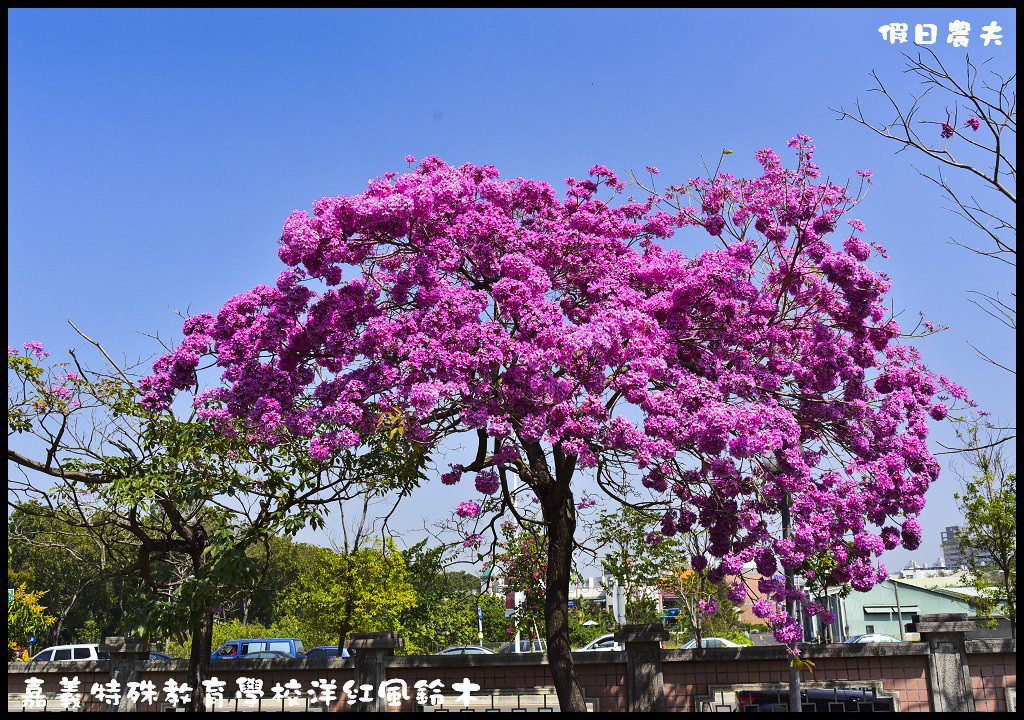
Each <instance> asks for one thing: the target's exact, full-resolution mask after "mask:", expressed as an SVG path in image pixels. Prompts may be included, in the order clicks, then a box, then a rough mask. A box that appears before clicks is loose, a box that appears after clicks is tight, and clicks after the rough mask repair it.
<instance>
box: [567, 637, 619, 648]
mask: <svg viewBox="0 0 1024 720" xmlns="http://www.w3.org/2000/svg"><path fill="white" fill-rule="evenodd" d="M624 649H625V647H624V646H623V645H622V643H619V642H615V636H614V635H602V636H601V637H599V638H597V639H595V640H591V641H590V642H588V643H587V644H586V645H584V646H583V647H581V648H580V649H579V650H578V651H576V652H591V651H592V650H624Z"/></svg>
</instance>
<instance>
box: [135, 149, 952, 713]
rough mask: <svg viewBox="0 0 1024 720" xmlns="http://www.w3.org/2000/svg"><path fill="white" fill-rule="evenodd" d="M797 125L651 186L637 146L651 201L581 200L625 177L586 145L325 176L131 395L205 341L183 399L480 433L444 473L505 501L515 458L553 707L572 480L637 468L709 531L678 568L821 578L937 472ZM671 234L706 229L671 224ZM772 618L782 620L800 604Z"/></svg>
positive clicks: (668, 510)
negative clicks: (320, 189)
mask: <svg viewBox="0 0 1024 720" xmlns="http://www.w3.org/2000/svg"><path fill="white" fill-rule="evenodd" d="M790 146H791V147H792V148H793V149H794V150H795V152H796V154H797V163H796V167H795V168H794V169H787V168H786V167H785V166H784V165H783V162H782V160H781V158H780V157H779V156H778V155H777V154H776V153H775V152H773V151H772V150H769V149H765V150H762V151H759V152H758V153H757V159H758V161H759V163H760V164H761V166H762V169H763V172H762V174H761V175H760V176H759V177H754V178H750V179H740V178H736V177H735V176H733V175H730V174H727V173H722V172H719V170H717V169H716V171H715V172H714V173H709V175H708V177H706V178H700V177H698V178H693V179H691V180H690V181H688V182H686V183H680V184H676V185H669V186H668V187H667V188H665V189H663V190H658V189H657V188H656V186H655V179H656V176H657V170H656V169H655V168H650V169H649V171H650V178H651V180H650V181H649V182H646V183H645V182H640V181H637V180H636V179H635V178H634V181H635V182H636V183H637V185H638V187H640V189H641V190H642V191H643V192H644V194H645V195H646V197H644V198H643V199H641V200H634V199H632V198H630V199H628V200H627V201H626V202H623V203H621V204H619V205H617V206H614V205H613V204H611V203H610V202H607V201H605V200H602V199H601V198H600V197H599V192H601V191H602V186H603V187H604V188H605V189H606V190H611V191H612V192H619V191H621V190H622V189H623V187H624V183H622V182H620V181H619V179H618V177H617V176H616V175H615V173H613V172H612V171H611V170H609V169H608V168H606V167H604V166H600V165H598V166H594V167H593V168H592V169H591V171H590V176H591V178H593V179H585V180H577V179H575V178H569V179H568V180H567V189H566V193H565V197H564V199H560V198H559V197H558V196H557V194H556V192H555V190H554V189H553V188H552V187H551V186H550V185H548V184H547V183H544V182H540V181H537V180H531V179H524V178H515V179H511V180H501V179H499V174H498V171H497V170H496V169H495V168H494V167H492V166H476V165H471V164H467V165H464V166H461V167H452V166H449V165H447V164H445V163H444V162H443V161H441V160H440V159H438V158H436V157H428V158H425V159H424V160H423V161H422V162H420V163H419V165H418V167H417V169H416V170H415V171H414V172H410V173H406V174H403V175H398V174H397V173H388V174H386V175H384V176H383V177H380V178H378V179H376V180H374V181H372V182H371V183H370V186H369V188H368V189H367V190H366V191H365V192H363V193H362V194H360V195H354V196H341V197H328V198H323V199H321V200H319V201H318V202H316V203H315V204H314V209H313V214H312V215H310V214H307V213H306V212H302V211H297V212H296V213H294V214H293V215H292V216H291V217H290V218H289V219H288V221H287V222H286V224H285V227H284V231H283V234H282V237H281V245H280V250H279V256H280V258H281V260H282V261H283V262H284V263H285V265H286V266H287V268H286V269H285V270H284V271H283V272H282V273H281V274H280V275H279V277H278V278H277V282H276V283H275V284H274V285H260V286H258V287H256V288H254V289H253V290H251V291H249V292H246V293H243V294H241V295H238V296H236V297H234V298H232V299H231V300H229V301H228V302H227V303H226V304H225V305H224V307H223V308H222V309H221V310H220V311H219V312H218V313H217V314H216V315H213V314H207V313H204V314H201V315H197V316H195V317H192V318H190V319H189V320H188V321H187V322H186V323H185V326H184V332H185V336H184V339H183V341H182V343H181V345H180V346H179V347H178V348H177V349H176V350H175V351H173V352H172V353H170V354H168V355H167V356H165V357H164V358H161V359H160V360H159V361H158V362H157V363H156V364H155V366H154V373H153V374H152V375H151V376H149V377H147V378H146V379H145V380H144V381H143V383H142V385H141V390H142V392H143V393H144V398H143V402H144V403H145V404H146V405H147V406H148V407H150V408H152V409H159V408H163V407H167V406H168V405H169V403H171V401H172V400H173V398H174V397H175V394H176V393H177V392H180V391H182V390H186V389H193V388H197V385H198V382H199V380H198V377H197V374H196V371H197V369H198V368H199V366H200V362H201V361H202V359H203V358H204V356H205V357H207V358H208V359H209V361H211V362H213V363H214V364H215V365H216V366H217V367H218V368H219V370H220V372H221V373H222V376H221V379H222V382H221V383H220V384H218V385H216V386H215V387H212V388H210V389H208V390H205V391H202V392H201V393H200V394H199V395H198V396H197V397H196V404H197V408H198V409H199V414H200V416H201V417H204V418H209V419H210V420H211V421H213V422H215V423H218V425H219V426H220V427H221V428H222V429H223V430H224V431H225V432H227V433H229V434H231V433H235V432H237V430H236V426H235V423H237V422H239V421H241V422H244V423H245V425H246V426H247V428H248V430H247V432H249V433H250V434H251V436H252V437H253V438H254V439H259V440H261V441H265V442H267V443H271V444H273V443H278V442H282V441H283V440H284V439H286V438H301V439H303V441H304V442H305V444H306V447H307V451H308V453H309V455H310V456H311V457H313V458H316V459H325V458H330V457H332V456H334V455H335V454H337V453H342V452H345V451H347V450H349V449H351V448H358V447H360V446H362V445H363V444H364V443H365V442H366V441H367V439H368V438H370V437H372V436H374V435H375V434H377V433H379V432H380V430H381V429H390V431H398V432H400V433H401V435H402V436H403V437H404V438H406V439H407V440H408V441H410V442H412V443H416V444H418V445H419V446H421V447H423V448H425V449H428V450H430V449H434V448H436V447H437V446H438V445H439V443H441V442H442V441H443V440H444V439H445V438H447V437H450V436H453V435H455V434H458V433H462V432H467V431H468V432H470V433H475V434H476V436H477V438H478V445H477V451H476V454H475V457H472V458H467V459H466V461H465V462H460V463H453V464H452V466H451V469H450V472H447V473H445V474H443V476H442V478H441V480H442V482H444V483H446V484H455V483H458V482H459V481H460V479H461V478H462V477H464V476H467V475H469V476H472V477H473V479H474V485H475V488H476V490H477V491H478V492H479V493H481V494H483V495H484V496H488V497H493V502H492V503H491V504H490V506H489V508H490V510H491V511H495V515H496V516H497V515H501V514H504V513H512V514H514V515H516V516H517V519H518V521H519V522H520V523H524V522H529V520H525V519H524V518H522V517H519V516H518V513H517V511H516V509H515V504H514V503H513V501H512V497H511V494H512V493H513V492H514V489H513V486H512V484H511V483H510V482H509V476H510V475H517V476H518V478H519V480H521V481H522V485H520V486H519V487H520V492H523V493H529V494H530V495H532V496H533V497H535V498H536V499H537V500H538V501H539V503H540V507H541V511H542V523H543V525H544V528H545V531H546V534H547V541H548V563H547V570H546V572H547V578H546V581H547V585H546V587H547V591H548V594H547V598H546V608H545V616H546V626H547V634H548V651H549V657H550V658H551V669H552V675H553V680H554V684H555V686H556V688H557V689H558V694H559V702H560V703H561V706H562V707H563V708H566V709H582V707H583V705H582V691H581V689H580V685H579V682H578V678H577V677H576V675H575V670H574V668H573V666H572V660H571V656H570V655H569V641H568V630H567V628H568V617H567V608H566V606H567V601H568V582H569V574H570V566H571V553H572V547H573V535H574V531H575V527H576V510H577V508H576V503H575V498H574V490H573V489H574V486H575V485H574V482H573V479H574V477H581V476H582V475H583V474H589V475H591V476H592V477H594V478H596V481H597V483H598V484H599V486H600V487H601V488H602V489H603V490H604V491H605V492H606V493H607V494H608V495H610V496H611V497H613V498H615V499H617V500H626V499H627V498H626V496H627V495H629V493H630V492H631V490H632V489H633V488H635V487H636V485H635V481H638V482H639V484H641V485H643V486H644V487H645V488H647V490H648V491H649V492H650V494H651V495H652V496H653V497H654V498H655V500H656V501H657V502H660V503H661V504H662V506H663V512H662V513H661V521H660V523H661V528H660V530H661V532H662V533H663V534H664V535H667V536H672V535H674V534H677V533H681V532H687V531H689V530H690V529H691V528H694V527H700V528H702V529H703V530H705V531H706V532H707V533H708V537H709V549H708V553H707V555H702V556H700V557H697V558H694V567H695V568H698V571H700V572H707V574H708V577H709V579H711V581H712V582H717V580H720V579H721V578H723V577H724V576H725V575H727V574H734V573H735V572H736V571H737V570H738V568H739V567H740V566H742V564H743V563H744V562H746V561H749V560H755V561H756V562H757V563H758V566H759V569H763V570H764V572H763V574H765V575H767V576H768V577H771V576H772V575H773V574H774V572H775V569H776V568H778V566H779V564H782V565H783V566H784V567H788V568H795V567H798V566H800V565H801V564H802V563H803V562H804V561H805V560H806V559H807V558H809V557H813V556H815V555H820V554H830V555H831V556H833V557H834V558H835V559H836V568H835V570H834V571H833V573H832V578H831V579H832V580H833V581H835V582H838V583H846V582H849V583H851V584H853V585H854V586H855V587H857V588H859V589H867V588H869V587H871V586H872V585H874V584H875V583H876V582H878V581H879V580H881V579H883V578H884V577H885V576H886V573H885V571H884V568H881V567H879V566H877V565H876V564H875V558H876V557H877V555H879V554H880V553H881V552H882V551H883V550H884V549H886V548H892V547H895V546H896V545H898V544H901V543H902V544H903V545H904V546H905V547H908V548H916V547H917V545H918V544H919V542H920V526H919V524H918V522H917V519H916V516H917V515H918V513H920V511H921V509H922V508H923V507H924V493H925V490H926V489H927V488H928V486H929V485H930V484H931V483H932V482H933V481H934V480H935V479H936V478H937V476H938V473H939V465H938V463H937V462H936V461H935V459H934V458H933V457H932V456H931V454H930V453H929V451H928V449H927V447H926V444H925V438H926V436H927V434H928V419H929V416H931V417H932V418H934V419H936V420H939V419H942V418H944V417H945V416H946V414H947V413H948V412H949V409H950V407H949V405H950V404H951V402H952V401H954V400H957V399H959V400H966V393H965V391H964V390H963V389H962V388H960V387H958V386H957V385H955V384H953V383H951V382H950V381H948V380H947V379H946V378H944V377H936V376H935V375H934V374H933V373H931V372H930V371H928V370H927V368H925V367H924V365H923V364H922V363H921V360H920V356H919V354H918V353H917V351H916V350H914V349H913V348H912V347H910V346H907V345H905V344H902V343H901V342H900V338H901V336H903V335H904V334H905V333H904V332H903V329H902V328H901V327H900V325H899V324H898V323H897V321H896V320H895V319H894V318H893V317H892V316H891V315H890V314H889V313H888V312H887V310H886V306H885V302H886V294H887V293H888V292H889V290H890V283H889V282H888V280H887V278H886V277H885V276H884V275H883V274H881V273H878V272H875V271H873V270H871V269H869V267H868V265H867V261H868V260H869V259H871V258H872V256H882V257H884V255H885V252H884V249H882V248H881V246H880V245H878V244H877V243H876V244H872V243H869V242H867V241H865V240H864V239H863V238H862V235H863V233H864V232H865V231H866V229H865V226H864V224H863V223H862V222H861V221H859V220H856V219H850V220H847V227H849V228H850V230H849V235H847V236H846V237H844V238H842V239H841V243H840V244H841V247H838V248H837V247H835V246H834V245H833V243H832V242H831V241H830V239H829V236H830V235H833V234H834V233H837V232H841V230H840V228H841V227H842V226H841V225H840V221H841V220H842V219H843V215H844V214H845V213H846V212H848V211H849V210H850V209H851V208H852V207H853V206H854V205H855V204H856V202H857V200H858V197H857V196H856V195H853V194H851V193H850V192H849V191H848V189H847V188H846V187H843V186H840V185H836V184H834V183H831V182H829V181H827V180H826V181H822V180H820V179H819V178H820V175H821V173H820V170H819V168H818V166H817V165H816V164H815V163H814V161H813V153H814V146H813V144H812V143H811V140H810V138H808V137H806V136H803V135H800V136H797V137H796V138H793V139H792V140H791V141H790ZM724 155H725V153H723V156H724ZM860 175H861V182H862V183H863V184H866V183H869V182H870V179H869V178H870V173H869V172H867V171H863V172H861V173H860ZM688 201H692V203H691V202H688ZM677 230H682V231H683V232H684V233H685V234H686V236H687V239H688V240H689V239H691V238H692V239H693V240H699V239H710V241H711V242H712V243H714V244H717V246H716V247H713V248H711V249H708V250H706V251H704V252H700V253H695V254H694V255H692V256H688V255H687V254H684V253H682V252H679V251H677V250H671V249H665V248H663V247H662V246H661V245H660V244H659V243H660V242H664V241H665V240H666V239H668V238H670V237H671V236H672V235H673V234H674V233H675V232H676V231H677ZM783 514H785V515H786V517H787V526H788V533H787V537H785V538H782V537H780V535H779V532H778V530H777V528H778V524H779V522H780V517H781V516H782V515H783ZM869 526H873V528H872V529H869ZM490 528H491V530H492V532H495V533H496V532H497V530H496V528H495V524H494V523H493V522H492V523H491V525H490ZM847 536H850V537H851V538H852V542H851V543H847ZM769 590H770V591H771V593H772V594H773V595H777V596H779V598H783V599H784V598H785V597H786V596H787V595H790V596H794V597H799V598H800V599H805V596H804V595H803V593H802V591H800V590H798V589H797V588H795V587H792V584H791V583H790V584H789V585H788V586H787V585H786V584H783V585H781V586H779V587H772V588H769ZM790 599H791V600H792V599H793V597H791V598H790ZM777 625H778V626H779V627H778V628H777V637H779V638H780V640H782V641H784V642H787V643H791V642H794V641H795V640H796V639H797V636H798V634H799V632H800V630H799V628H800V626H799V621H798V620H797V619H796V618H795V617H781V618H779V619H778V622H777Z"/></svg>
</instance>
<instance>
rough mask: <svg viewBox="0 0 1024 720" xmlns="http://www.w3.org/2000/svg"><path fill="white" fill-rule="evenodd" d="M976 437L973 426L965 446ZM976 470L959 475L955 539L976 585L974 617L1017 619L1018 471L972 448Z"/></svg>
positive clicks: (971, 444)
mask: <svg viewBox="0 0 1024 720" xmlns="http://www.w3.org/2000/svg"><path fill="white" fill-rule="evenodd" d="M979 444H980V443H979V442H978V439H977V433H976V431H975V432H973V433H972V434H971V435H970V436H969V440H968V445H969V447H975V448H977V447H978V445H979ZM971 462H972V464H973V465H974V467H975V468H976V469H977V470H978V471H979V474H978V475H976V476H974V477H972V478H970V479H964V482H963V491H962V492H960V493H957V494H956V495H955V497H956V500H957V502H958V505H959V507H960V511H961V512H962V513H963V516H964V524H963V526H961V527H960V529H959V530H958V531H957V533H956V542H957V544H958V545H959V548H960V551H961V553H962V554H963V556H964V559H965V561H966V563H967V569H968V574H969V577H970V579H971V583H972V584H973V586H974V587H975V589H976V590H977V591H978V595H977V599H976V605H977V612H978V615H979V617H983V618H989V619H990V621H991V622H992V624H993V625H994V624H995V620H996V618H998V617H1006V618H1008V619H1009V620H1010V625H1011V628H1012V629H1013V630H1014V633H1015V630H1016V624H1017V475H1016V472H1013V471H1009V470H1007V468H1006V467H1005V465H1004V463H1003V459H1002V457H1001V455H1000V453H999V452H998V451H986V450H984V449H982V450H976V451H975V452H974V454H973V456H972V458H971Z"/></svg>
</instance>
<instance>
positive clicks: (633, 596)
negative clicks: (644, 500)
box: [596, 505, 682, 623]
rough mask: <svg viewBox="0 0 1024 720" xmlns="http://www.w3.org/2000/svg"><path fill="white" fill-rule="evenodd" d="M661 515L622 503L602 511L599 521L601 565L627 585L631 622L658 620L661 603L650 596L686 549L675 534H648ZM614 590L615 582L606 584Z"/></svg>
mask: <svg viewBox="0 0 1024 720" xmlns="http://www.w3.org/2000/svg"><path fill="white" fill-rule="evenodd" d="M660 518H661V516H660V515H659V514H656V513H653V512H648V511H646V510H644V509H642V508H634V507H629V506H625V505H624V506H622V507H621V508H620V509H619V510H618V511H616V512H614V513H602V514H601V515H600V516H599V517H598V519H597V521H596V526H597V540H598V542H599V543H600V544H601V545H602V546H603V547H604V548H605V550H604V557H603V558H602V559H601V567H602V569H603V570H604V572H605V574H606V575H610V576H611V577H613V578H614V579H615V582H616V583H617V584H618V585H619V586H620V587H621V588H622V589H623V592H624V593H625V596H626V622H627V623H653V622H657V621H658V603H657V601H656V600H655V599H653V598H651V597H650V594H649V593H650V590H651V589H652V588H656V587H657V586H658V584H659V582H660V580H661V577H662V575H663V574H664V568H665V567H667V566H669V565H671V564H673V563H675V562H676V561H677V559H678V558H679V555H680V553H681V552H682V545H681V544H680V541H679V540H678V539H676V538H672V537H663V536H659V537H657V541H654V540H655V538H653V537H652V538H651V540H652V541H653V542H648V534H649V531H650V528H651V527H654V526H655V525H656V524H657V522H658V520H660ZM605 590H606V591H608V592H611V590H612V588H611V586H608V587H606V588H605Z"/></svg>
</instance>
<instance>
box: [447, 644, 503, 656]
mask: <svg viewBox="0 0 1024 720" xmlns="http://www.w3.org/2000/svg"><path fill="white" fill-rule="evenodd" d="M437 654H438V655H493V654H494V651H493V650H488V649H487V648H485V647H481V646H479V645H455V646H453V647H450V648H445V649H444V650H442V651H441V652H439V653H437Z"/></svg>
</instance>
